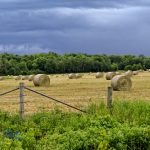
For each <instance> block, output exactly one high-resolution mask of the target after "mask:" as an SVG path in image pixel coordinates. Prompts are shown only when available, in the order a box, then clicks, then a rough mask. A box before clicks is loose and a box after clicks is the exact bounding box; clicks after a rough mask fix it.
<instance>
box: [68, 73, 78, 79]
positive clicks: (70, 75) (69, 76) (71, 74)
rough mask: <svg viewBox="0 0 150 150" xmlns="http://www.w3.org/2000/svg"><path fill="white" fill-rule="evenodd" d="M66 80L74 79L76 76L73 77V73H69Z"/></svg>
mask: <svg viewBox="0 0 150 150" xmlns="http://www.w3.org/2000/svg"><path fill="white" fill-rule="evenodd" d="M68 78H69V79H76V75H75V74H74V73H70V74H69V75H68Z"/></svg>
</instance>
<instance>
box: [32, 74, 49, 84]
mask: <svg viewBox="0 0 150 150" xmlns="http://www.w3.org/2000/svg"><path fill="white" fill-rule="evenodd" d="M33 83H34V85H35V86H43V87H47V86H50V78H49V76H47V75H45V74H37V75H35V76H34V78H33Z"/></svg>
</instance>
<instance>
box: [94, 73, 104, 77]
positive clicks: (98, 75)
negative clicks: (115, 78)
mask: <svg viewBox="0 0 150 150" xmlns="http://www.w3.org/2000/svg"><path fill="white" fill-rule="evenodd" d="M103 76H104V74H103V73H102V72H97V73H96V75H95V77H96V78H102V77H103Z"/></svg>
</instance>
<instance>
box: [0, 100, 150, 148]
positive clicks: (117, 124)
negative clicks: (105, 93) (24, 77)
mask: <svg viewBox="0 0 150 150" xmlns="http://www.w3.org/2000/svg"><path fill="white" fill-rule="evenodd" d="M86 110H87V112H88V114H81V113H67V112H62V111H60V110H59V109H58V108H56V109H55V110H54V111H52V112H41V113H36V114H34V115H32V116H28V117H26V118H25V120H23V121H21V120H20V119H19V117H18V116H17V115H13V116H12V115H10V114H8V113H5V112H0V149H12V150H14V149H16V150H22V149H27V150H28V149H29V150H33V149H37V150H41V149H43V150H97V149H99V150H100V149H101V150H107V149H111V150H114V149H117V150H126V149H127V150H130V149H134V150H138V149H139V150H149V149H150V103H149V102H142V101H134V102H131V101H130V102H129V101H128V102H127V101H115V102H114V103H113V108H112V109H107V108H106V107H105V105H104V104H103V103H100V104H99V105H96V104H90V105H89V107H88V108H87V109H86Z"/></svg>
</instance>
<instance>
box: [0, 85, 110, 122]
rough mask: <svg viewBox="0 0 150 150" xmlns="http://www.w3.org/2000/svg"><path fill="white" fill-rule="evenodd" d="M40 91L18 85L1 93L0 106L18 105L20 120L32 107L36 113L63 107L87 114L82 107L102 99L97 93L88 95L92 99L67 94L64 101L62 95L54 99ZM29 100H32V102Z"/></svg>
mask: <svg viewBox="0 0 150 150" xmlns="http://www.w3.org/2000/svg"><path fill="white" fill-rule="evenodd" d="M18 90H19V91H20V93H18V95H19V102H17V101H16V100H15V99H16V97H17V95H13V94H12V93H14V92H16V91H18ZM27 91H28V92H27ZM41 91H42V92H41ZM41 91H37V90H33V89H31V88H29V87H26V86H25V85H24V83H20V84H19V87H16V88H14V89H12V90H9V91H6V92H3V93H1V94H0V96H3V97H5V98H4V99H5V101H1V102H0V104H3V105H2V107H3V106H4V105H6V104H9V105H7V106H9V109H11V108H13V109H15V107H17V106H18V105H19V115H20V118H21V119H23V118H24V113H25V108H26V112H28V111H29V109H28V107H30V108H31V107H32V110H35V111H36V110H37V109H38V108H44V107H45V108H48V109H50V108H51V107H52V105H53V106H59V107H62V106H63V107H64V106H65V107H67V108H69V109H73V110H76V111H79V112H82V113H87V111H85V110H84V109H83V107H85V106H86V105H88V103H89V102H91V101H92V99H97V100H99V99H100V98H102V97H100V94H99V92H98V91H96V92H95V93H96V94H95V93H92V94H91V93H90V95H93V96H92V97H91V96H88V94H87V93H85V94H82V95H78V94H68V98H66V96H65V100H63V97H64V95H63V93H62V94H58V98H54V95H53V96H49V95H48V94H44V91H43V90H41ZM33 94H34V95H33ZM33 97H34V100H33ZM72 97H73V100H71V98H72ZM104 97H105V98H106V96H103V98H104ZM111 98H112V97H110V96H109V99H108V98H107V100H109V101H110V102H111ZM10 99H11V100H10ZM24 99H25V100H24ZM30 99H32V101H31V100H30ZM39 100H40V101H39ZM44 101H47V102H44ZM39 102H40V103H39ZM107 102H108V101H107ZM38 103H39V104H38ZM42 104H45V105H42ZM35 105H36V106H35ZM37 105H38V107H37ZM109 107H110V106H109ZM15 110H16V109H15Z"/></svg>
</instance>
